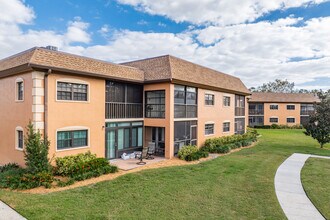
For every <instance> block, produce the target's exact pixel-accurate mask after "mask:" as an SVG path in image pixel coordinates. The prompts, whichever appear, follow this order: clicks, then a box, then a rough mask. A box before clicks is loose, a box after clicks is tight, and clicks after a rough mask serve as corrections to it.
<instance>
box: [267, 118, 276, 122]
mask: <svg viewBox="0 0 330 220" xmlns="http://www.w3.org/2000/svg"><path fill="white" fill-rule="evenodd" d="M269 122H270V123H278V118H269Z"/></svg>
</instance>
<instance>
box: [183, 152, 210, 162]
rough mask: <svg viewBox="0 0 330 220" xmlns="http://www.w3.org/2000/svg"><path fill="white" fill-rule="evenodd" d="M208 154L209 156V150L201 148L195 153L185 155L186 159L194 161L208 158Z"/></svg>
mask: <svg viewBox="0 0 330 220" xmlns="http://www.w3.org/2000/svg"><path fill="white" fill-rule="evenodd" d="M208 156H209V153H208V152H206V151H202V150H199V151H196V152H193V153H191V154H189V155H187V156H186V157H185V160H186V161H194V160H199V159H201V158H206V157H208Z"/></svg>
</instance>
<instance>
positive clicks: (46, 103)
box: [44, 69, 52, 137]
mask: <svg viewBox="0 0 330 220" xmlns="http://www.w3.org/2000/svg"><path fill="white" fill-rule="evenodd" d="M51 73H52V70H51V69H48V71H47V72H46V73H45V78H44V106H45V108H44V109H45V111H44V131H45V134H44V136H45V137H46V136H48V75H49V74H51Z"/></svg>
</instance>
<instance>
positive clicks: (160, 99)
mask: <svg viewBox="0 0 330 220" xmlns="http://www.w3.org/2000/svg"><path fill="white" fill-rule="evenodd" d="M145 94H146V106H145V117H146V118H165V90H162V91H147V92H146V93H145Z"/></svg>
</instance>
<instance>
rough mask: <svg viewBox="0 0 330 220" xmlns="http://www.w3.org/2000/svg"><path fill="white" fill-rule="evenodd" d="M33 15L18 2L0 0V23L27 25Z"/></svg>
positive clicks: (26, 7) (17, 0)
mask: <svg viewBox="0 0 330 220" xmlns="http://www.w3.org/2000/svg"><path fill="white" fill-rule="evenodd" d="M34 17H35V14H34V12H33V9H32V8H31V7H28V6H25V5H24V4H23V2H22V1H20V0H10V1H8V0H0V23H18V24H29V23H31V22H32V20H33V19H34Z"/></svg>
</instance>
